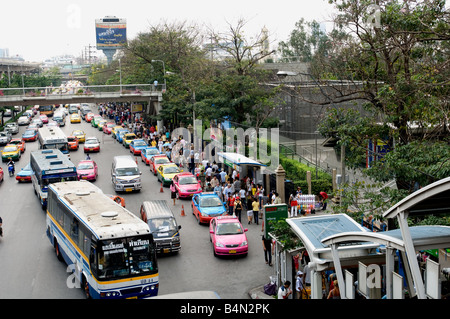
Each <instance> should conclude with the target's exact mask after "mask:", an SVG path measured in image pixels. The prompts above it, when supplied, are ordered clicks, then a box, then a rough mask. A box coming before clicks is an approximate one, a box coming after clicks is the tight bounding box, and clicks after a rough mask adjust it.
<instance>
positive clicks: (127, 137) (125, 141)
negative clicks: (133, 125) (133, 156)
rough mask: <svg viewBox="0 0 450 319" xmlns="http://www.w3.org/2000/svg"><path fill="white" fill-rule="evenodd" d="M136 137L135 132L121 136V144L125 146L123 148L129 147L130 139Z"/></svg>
mask: <svg viewBox="0 0 450 319" xmlns="http://www.w3.org/2000/svg"><path fill="white" fill-rule="evenodd" d="M135 139H137V136H136V134H134V133H127V134H125V135H124V136H123V141H122V144H123V146H125V148H129V147H130V143H131V141H132V140H135Z"/></svg>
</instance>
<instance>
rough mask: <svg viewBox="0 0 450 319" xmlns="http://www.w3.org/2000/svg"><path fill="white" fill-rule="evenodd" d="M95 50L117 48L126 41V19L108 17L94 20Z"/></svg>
mask: <svg viewBox="0 0 450 319" xmlns="http://www.w3.org/2000/svg"><path fill="white" fill-rule="evenodd" d="M95 37H96V41H97V50H102V49H118V48H120V47H121V46H123V45H124V44H126V42H127V22H126V19H119V18H115V17H112V18H109V17H105V18H103V19H97V20H95Z"/></svg>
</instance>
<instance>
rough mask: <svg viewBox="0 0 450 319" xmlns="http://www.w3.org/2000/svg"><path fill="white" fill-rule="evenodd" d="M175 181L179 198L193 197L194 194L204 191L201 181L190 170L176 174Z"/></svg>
mask: <svg viewBox="0 0 450 319" xmlns="http://www.w3.org/2000/svg"><path fill="white" fill-rule="evenodd" d="M173 183H174V185H175V189H176V190H177V193H178V198H191V197H192V196H194V194H198V193H201V192H202V187H201V185H200V181H199V180H198V179H197V178H196V177H195V176H194V175H193V174H192V173H189V172H183V173H179V174H177V175H175V176H174V178H173Z"/></svg>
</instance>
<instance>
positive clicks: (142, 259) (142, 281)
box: [47, 181, 159, 299]
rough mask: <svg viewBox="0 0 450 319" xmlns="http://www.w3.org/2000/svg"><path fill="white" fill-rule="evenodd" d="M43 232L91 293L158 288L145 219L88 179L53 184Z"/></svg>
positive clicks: (132, 294)
mask: <svg viewBox="0 0 450 319" xmlns="http://www.w3.org/2000/svg"><path fill="white" fill-rule="evenodd" d="M47 236H48V238H49V240H50V242H51V244H52V245H53V246H54V248H55V251H56V255H57V257H58V259H60V260H64V261H65V262H66V263H67V264H68V265H69V267H73V268H72V271H73V276H74V277H75V278H76V282H77V283H80V287H82V288H83V289H84V292H85V294H86V296H87V297H89V298H102V299H118V298H147V297H151V296H156V295H157V294H158V288H159V276H158V265H157V260H156V250H155V244H154V241H153V236H152V234H151V232H150V228H149V227H148V225H147V224H146V223H145V222H143V221H142V220H140V219H139V218H138V217H137V216H136V215H134V214H133V213H131V212H129V211H128V210H126V209H125V208H124V207H122V206H121V205H119V204H117V203H116V202H114V201H113V200H111V199H110V198H109V197H108V196H107V195H105V194H103V192H102V191H101V189H99V188H98V187H97V186H95V185H94V184H91V183H90V182H88V181H74V182H61V183H55V184H51V185H50V186H49V192H48V207H47Z"/></svg>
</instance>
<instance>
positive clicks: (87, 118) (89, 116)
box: [84, 112, 95, 123]
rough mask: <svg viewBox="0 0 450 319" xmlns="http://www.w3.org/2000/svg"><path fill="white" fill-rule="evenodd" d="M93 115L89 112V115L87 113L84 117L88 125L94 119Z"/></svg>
mask: <svg viewBox="0 0 450 319" xmlns="http://www.w3.org/2000/svg"><path fill="white" fill-rule="evenodd" d="M94 115H95V114H94V113H91V112H89V113H87V114H86V115H85V117H84V118H85V120H86V122H88V123H90V122H91V121H92V119H93V118H94Z"/></svg>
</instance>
